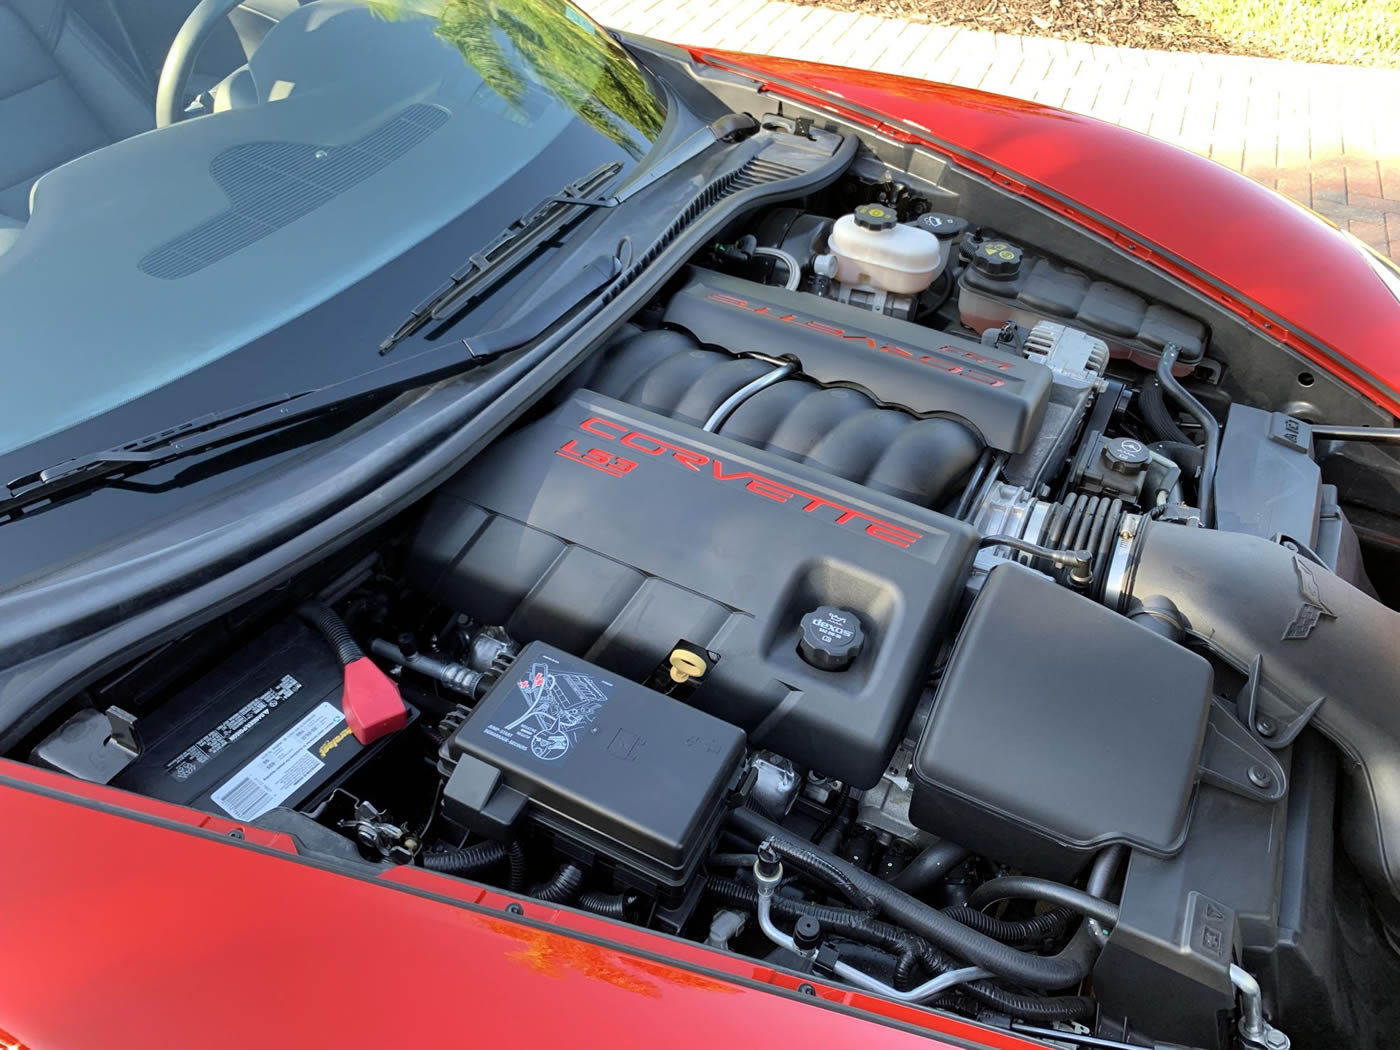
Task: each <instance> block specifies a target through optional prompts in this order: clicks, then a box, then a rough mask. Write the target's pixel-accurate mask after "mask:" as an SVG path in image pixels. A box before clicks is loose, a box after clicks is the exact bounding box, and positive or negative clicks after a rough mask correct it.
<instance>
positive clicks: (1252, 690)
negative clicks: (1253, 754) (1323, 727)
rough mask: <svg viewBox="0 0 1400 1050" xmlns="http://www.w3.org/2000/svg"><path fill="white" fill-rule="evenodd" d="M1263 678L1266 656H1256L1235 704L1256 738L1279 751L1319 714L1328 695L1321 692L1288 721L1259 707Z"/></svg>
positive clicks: (1271, 748) (1241, 719)
mask: <svg viewBox="0 0 1400 1050" xmlns="http://www.w3.org/2000/svg"><path fill="white" fill-rule="evenodd" d="M1263 680H1264V657H1263V656H1256V657H1255V658H1254V662H1253V663H1252V664H1250V665H1249V679H1248V680H1247V681H1246V682H1245V684H1244V688H1243V689H1241V690H1240V695H1239V696H1237V697H1236V698H1235V707H1236V708H1238V709H1239V713H1240V721H1241V722H1243V723H1244V724H1245V725H1246V726H1248V727H1249V730H1250V732H1251V733H1252V734H1253V735H1254V736H1255V738H1256V739H1257V740H1258V741H1259V742H1260V743H1262V744H1263V745H1264V746H1265V747H1267V748H1269V749H1270V750H1271V751H1279V750H1281V749H1283V748H1285V747H1287V746H1288V745H1289V744H1291V743H1293V741H1294V740H1296V739H1297V738H1298V734H1299V733H1301V732H1302V731H1303V730H1304V728H1306V726H1307V724H1308V723H1309V722H1311V721H1312V719H1313V715H1315V714H1317V710H1318V708H1320V707H1321V706H1322V702H1323V701H1324V700H1326V699H1327V697H1326V695H1325V694H1324V695H1323V696H1319V697H1318V698H1317V699H1316V700H1314V701H1313V702H1312V703H1310V704H1308V706H1307V707H1305V708H1303V710H1302V711H1301V712H1299V714H1298V715H1297V717H1295V718H1294V719H1292V720H1291V721H1288V722H1281V721H1279V720H1278V719H1276V718H1274V717H1273V716H1272V715H1266V714H1264V713H1263V712H1261V711H1260V710H1259V684H1260V683H1261V682H1262V681H1263Z"/></svg>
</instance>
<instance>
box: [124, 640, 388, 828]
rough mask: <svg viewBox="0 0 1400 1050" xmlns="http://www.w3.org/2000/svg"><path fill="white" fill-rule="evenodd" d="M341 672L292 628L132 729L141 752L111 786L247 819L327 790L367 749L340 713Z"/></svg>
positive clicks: (245, 650)
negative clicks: (134, 731) (135, 733)
mask: <svg viewBox="0 0 1400 1050" xmlns="http://www.w3.org/2000/svg"><path fill="white" fill-rule="evenodd" d="M343 685H344V669H343V668H342V666H341V663H340V660H339V659H337V658H336V654H335V653H334V652H333V651H332V650H331V648H330V646H329V645H328V644H327V642H326V640H325V639H324V638H322V637H321V636H320V635H319V634H317V633H316V632H315V631H313V630H312V629H311V628H309V627H307V626H306V625H305V624H303V623H301V622H300V621H299V620H289V621H286V622H284V623H281V624H279V625H277V626H276V627H274V628H273V629H272V630H270V631H269V632H267V633H266V634H264V635H263V636H261V637H260V638H258V639H256V640H254V641H253V642H251V643H249V644H248V645H247V646H243V647H240V648H239V649H238V651H237V653H236V654H235V655H234V656H232V657H230V658H229V659H227V660H225V661H224V662H223V663H221V664H219V665H218V666H217V667H215V668H214V669H213V670H212V671H210V672H209V673H208V674H206V675H203V676H202V677H200V678H199V679H198V680H197V681H195V682H194V683H193V684H192V685H190V686H188V687H187V688H185V689H184V690H182V691H181V692H180V693H178V694H177V695H176V696H174V697H172V698H171V699H170V700H168V701H166V702H165V703H164V704H162V705H161V706H160V707H159V708H157V709H156V710H155V711H153V712H152V713H151V714H150V715H148V716H146V717H144V718H142V719H140V720H139V721H138V722H137V723H136V730H137V736H138V739H139V741H140V743H141V754H140V755H139V756H138V757H137V758H136V760H135V761H134V762H132V764H131V765H129V766H127V767H126V769H124V770H123V771H122V772H121V773H120V774H119V775H118V776H117V777H116V778H115V779H114V780H113V781H112V783H113V785H114V786H116V787H120V788H125V789H126V790H128V791H135V792H137V793H139V794H142V795H149V796H151V797H153V798H159V799H164V800H165V801H167V802H175V803H178V804H180V805H186V806H193V807H194V808H196V809H202V810H206V811H208V812H210V813H215V814H217V815H219V816H221V817H229V818H232V819H233V820H239V821H252V820H255V819H256V818H257V817H259V816H261V815H262V814H263V813H266V812H267V811H268V810H270V809H274V808H276V807H278V806H286V807H295V806H298V805H300V804H301V803H303V802H305V801H306V800H308V799H310V798H312V796H314V795H316V794H318V793H320V792H322V791H324V790H326V789H328V788H329V787H330V786H331V785H332V784H333V783H334V782H337V781H339V780H340V779H341V777H343V776H344V775H345V773H347V772H348V769H349V767H350V766H351V765H353V764H354V763H355V762H356V760H357V759H359V758H360V757H361V756H362V755H363V754H364V753H365V751H366V750H373V749H374V745H371V746H370V748H368V749H366V748H365V747H364V746H363V745H361V744H360V742H359V741H358V740H356V739H355V737H354V734H353V733H351V731H350V727H349V726H348V725H346V722H345V715H344V714H343V713H342V711H341V706H340V701H341V692H342V688H343Z"/></svg>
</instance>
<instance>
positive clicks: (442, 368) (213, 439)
mask: <svg viewBox="0 0 1400 1050" xmlns="http://www.w3.org/2000/svg"><path fill="white" fill-rule="evenodd" d="M628 251H630V248H629V247H628V246H626V245H624V246H622V247H620V249H619V252H622V253H626V252H628ZM625 263H626V256H625V254H613V255H606V254H604V255H600V256H598V257H597V258H595V259H593V260H592V261H590V262H588V263H586V264H585V265H583V266H582V267H580V268H579V270H578V271H577V272H576V273H575V274H574V275H573V276H572V277H571V278H570V279H569V280H568V281H567V282H566V283H565V284H564V285H563V286H562V287H561V288H560V289H559V290H558V291H557V292H555V293H553V294H551V296H550V302H551V304H552V309H549V310H529V311H526V312H525V314H524V316H523V317H522V318H521V319H519V320H513V321H510V322H508V323H506V324H505V325H502V326H501V327H499V328H495V329H492V330H491V331H488V332H484V333H481V334H480V335H474V336H471V337H469V338H468V339H462V340H459V341H454V342H452V343H448V344H446V345H444V346H440V347H434V348H433V349H431V350H426V351H424V352H422V353H419V354H415V355H414V356H412V357H408V358H404V359H403V360H402V361H396V362H394V363H393V364H385V365H381V366H380V367H378V368H374V369H370V370H369V371H367V372H362V373H360V374H359V375H356V376H351V377H350V378H349V379H343V380H340V381H339V382H336V383H331V384H328V385H326V386H323V387H317V388H315V389H312V390H305V391H302V392H300V393H294V394H277V395H274V396H272V397H268V398H264V399H263V400H261V401H255V402H252V403H250V404H246V405H242V406H240V407H238V408H234V409H227V410H223V411H218V412H208V413H205V414H204V415H202V416H196V417H195V418H193V419H190V420H187V421H185V422H184V423H180V424H178V425H176V426H173V427H166V428H164V429H162V430H158V431H156V432H155V433H152V434H147V435H146V436H144V437H140V438H137V439H136V440H134V441H128V442H125V443H123V444H121V445H115V446H113V447H112V448H109V449H106V450H104V451H101V452H93V453H89V454H88V455H85V456H78V457H75V458H73V459H66V460H63V461H61V462H59V463H55V464H52V465H50V466H47V467H43V468H41V469H39V470H35V471H31V472H30V473H28V474H23V475H21V476H19V477H17V478H14V479H12V480H11V481H10V482H9V484H8V485H4V486H0V517H5V516H7V515H11V514H13V512H15V511H17V510H22V509H24V508H26V507H30V506H33V505H34V504H36V503H39V502H41V501H43V500H49V499H53V498H55V497H57V496H60V495H63V494H65V493H68V492H72V491H75V490H77V489H80V488H84V487H91V486H99V485H102V484H105V483H107V482H108V481H111V480H113V479H125V478H128V477H131V476H133V475H135V474H139V473H141V472H142V471H144V470H150V469H151V468H153V467H157V466H160V465H161V464H164V463H168V462H170V461H171V460H174V459H180V458H182V457H184V456H188V455H192V454H193V453H196V452H204V451H209V450H212V449H215V448H218V447H220V446H223V445H228V444H232V443H233V442H236V441H242V440H244V439H246V438H250V437H257V436H259V435H261V434H265V433H267V432H269V431H272V430H280V429H282V428H284V427H288V426H291V425H292V424H294V423H300V422H304V421H306V420H308V419H311V418H313V417H316V416H324V415H327V414H329V413H331V412H335V411H339V410H341V409H344V408H347V407H349V406H351V405H353V404H355V403H358V402H361V401H367V400H371V399H373V398H375V397H386V396H388V395H389V394H391V393H396V392H398V391H401V390H406V389H409V388H411V387H415V386H422V385H423V384H425V383H429V382H433V381H435V380H437V379H440V378H444V377H446V376H448V375H450V374H452V373H453V372H456V371H460V370H461V369H462V368H463V366H465V365H471V364H480V363H482V362H486V361H490V360H492V359H493V358H496V357H499V356H501V355H502V354H505V353H509V352H510V351H512V350H515V349H518V348H519V347H521V346H524V345H526V344H527V343H530V342H533V341H534V340H535V339H537V338H539V336H541V335H542V334H544V332H545V331H546V330H547V329H549V328H550V327H551V326H553V325H554V324H556V323H557V322H558V321H559V320H561V319H562V318H563V317H564V316H565V315H566V314H568V313H569V312H570V311H571V310H573V309H574V308H575V307H576V306H578V305H579V304H580V303H581V302H583V301H584V300H586V299H587V298H589V297H590V296H592V295H594V294H595V293H596V292H598V291H599V290H601V289H602V288H604V287H606V286H607V285H609V284H611V283H612V282H613V280H614V279H615V278H616V277H617V276H618V275H619V274H620V273H621V272H622V270H623V267H624V266H625ZM3 524H4V522H3V521H0V525H3Z"/></svg>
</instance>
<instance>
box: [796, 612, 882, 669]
mask: <svg viewBox="0 0 1400 1050" xmlns="http://www.w3.org/2000/svg"><path fill="white" fill-rule="evenodd" d="M864 644H865V633H864V632H863V631H862V630H861V629H860V619H859V617H857V616H856V614H855V613H853V612H851V610H849V609H838V608H837V607H836V606H834V605H819V606H817V608H815V609H813V610H812V611H811V612H809V613H808V614H807V615H806V616H804V617H802V637H801V638H800V639H799V640H798V643H797V652H798V655H800V656H801V657H802V659H804V660H806V661H807V663H809V664H811V665H812V666H813V667H815V668H817V669H818V670H821V671H844V670H845V669H846V668H848V667H850V666H851V664H852V663H854V662H855V659H856V657H857V656H859V655H860V650H861V646H863V645H864Z"/></svg>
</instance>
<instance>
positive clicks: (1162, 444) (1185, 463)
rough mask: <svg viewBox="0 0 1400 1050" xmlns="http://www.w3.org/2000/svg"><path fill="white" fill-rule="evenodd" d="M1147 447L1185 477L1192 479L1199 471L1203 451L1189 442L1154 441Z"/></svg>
mask: <svg viewBox="0 0 1400 1050" xmlns="http://www.w3.org/2000/svg"><path fill="white" fill-rule="evenodd" d="M1147 447H1148V448H1150V449H1151V450H1152V451H1153V452H1156V453H1158V454H1159V455H1163V456H1166V457H1167V458H1168V459H1169V460H1171V461H1172V462H1173V463H1175V464H1176V465H1177V466H1178V467H1180V468H1181V473H1183V474H1185V475H1186V476H1187V477H1191V478H1194V477H1195V476H1196V475H1197V474H1199V473H1200V471H1201V459H1202V457H1203V456H1204V450H1203V449H1202V448H1201V446H1200V445H1193V444H1191V443H1190V442H1189V441H1154V442H1152V444H1150V445H1149V446H1147Z"/></svg>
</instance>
